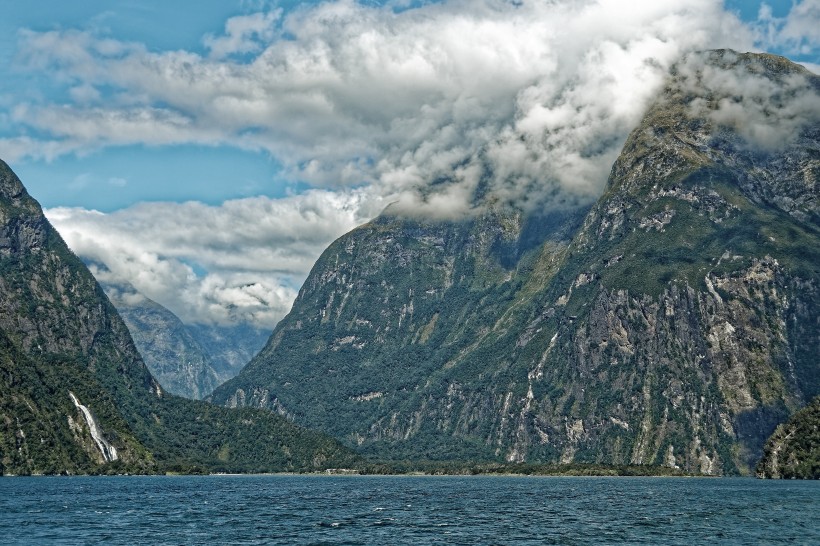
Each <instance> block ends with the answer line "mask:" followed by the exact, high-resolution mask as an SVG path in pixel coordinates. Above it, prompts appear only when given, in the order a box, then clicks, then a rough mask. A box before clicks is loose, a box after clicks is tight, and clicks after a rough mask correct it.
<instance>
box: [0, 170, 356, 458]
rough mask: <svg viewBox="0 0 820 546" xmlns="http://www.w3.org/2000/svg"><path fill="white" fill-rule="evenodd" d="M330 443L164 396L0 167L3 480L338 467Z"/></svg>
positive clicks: (249, 414)
mask: <svg viewBox="0 0 820 546" xmlns="http://www.w3.org/2000/svg"><path fill="white" fill-rule="evenodd" d="M356 461H357V457H356V456H355V455H354V454H353V453H352V452H350V451H348V450H346V449H344V448H342V446H341V445H339V444H338V442H335V441H333V440H331V439H330V438H328V437H326V436H323V435H321V434H318V433H314V432H310V431H306V430H303V429H301V428H298V427H296V426H294V425H292V424H291V423H288V422H287V421H285V420H284V419H282V418H280V417H278V416H275V415H273V414H271V413H270V412H265V411H260V410H242V411H239V412H236V411H231V410H229V409H227V408H223V407H217V406H212V405H209V404H206V403H203V402H196V401H191V400H186V399H182V398H178V397H176V396H172V395H169V394H167V393H165V392H164V391H163V390H162V388H161V387H160V386H159V384H158V383H157V381H156V380H155V379H154V378H153V377H152V376H151V374H150V373H149V372H148V369H147V368H146V367H145V365H144V364H143V361H142V359H141V357H140V355H139V353H138V352H137V350H136V348H135V346H134V344H133V341H132V339H131V336H130V335H129V333H128V329H127V328H126V326H125V324H124V323H123V322H122V320H121V319H120V317H119V315H118V314H117V312H116V310H115V309H114V307H113V306H112V305H111V303H110V302H109V300H108V298H107V297H106V296H105V294H104V292H103V290H102V288H101V287H100V286H99V285H98V284H97V282H96V281H95V280H94V277H93V276H92V275H91V273H90V272H89V271H88V269H87V268H86V267H85V265H84V264H83V263H82V262H81V261H80V260H79V259H78V258H77V257H76V256H75V255H74V254H72V253H71V251H70V250H69V249H68V247H67V246H66V245H65V243H64V242H63V240H62V239H61V238H60V236H59V234H58V233H57V232H56V231H55V230H54V228H53V227H52V226H51V225H50V224H49V222H48V221H47V220H46V218H45V216H43V213H42V209H41V208H40V205H39V204H38V203H37V202H36V201H35V200H34V199H32V198H31V197H30V196H29V195H28V193H27V192H26V190H25V188H24V187H23V185H22V184H21V183H20V180H19V179H18V178H17V176H16V175H15V174H14V173H13V172H12V171H11V169H9V167H8V166H7V165H6V164H5V163H3V162H0V474H33V473H46V474H54V473H88V472H94V473H97V472H103V473H116V472H162V471H166V470H188V471H191V470H194V469H199V470H206V471H208V470H210V471H213V470H221V471H256V472H259V471H285V470H314V469H321V468H325V467H327V466H333V467H344V466H349V465H350V464H352V463H355V462H356Z"/></svg>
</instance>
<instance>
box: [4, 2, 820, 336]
mask: <svg viewBox="0 0 820 546" xmlns="http://www.w3.org/2000/svg"><path fill="white" fill-rule="evenodd" d="M3 14H4V15H3V18H2V19H0V66H2V69H3V72H4V77H3V78H0V159H3V160H5V161H7V162H8V163H9V164H10V166H11V167H12V168H13V169H14V170H15V172H16V173H17V174H18V175H19V176H20V178H21V179H22V180H23V182H24V184H25V185H26V186H27V187H28V189H29V191H30V192H31V193H32V194H33V195H34V197H35V198H37V199H38V200H39V201H40V202H41V203H42V204H43V206H44V207H45V208H46V209H47V213H48V215H49V218H51V219H52V221H53V222H54V223H55V225H57V227H58V229H60V231H61V233H62V234H63V236H64V237H65V238H66V240H67V241H68V243H69V245H71V246H72V248H73V249H74V250H75V252H77V253H79V254H80V255H82V256H84V257H87V258H89V259H93V260H95V261H97V262H99V263H103V264H105V265H106V268H107V269H106V270H105V271H97V274H98V275H99V276H100V277H101V278H102V277H103V276H106V275H107V276H108V277H107V280H111V281H122V282H129V283H131V284H132V285H134V286H136V288H137V289H138V290H140V291H141V292H142V293H144V294H147V295H148V296H150V297H152V298H153V299H155V300H157V301H159V302H160V303H163V304H165V305H167V306H168V307H170V308H171V309H172V310H174V311H175V312H176V313H177V314H179V315H180V316H181V317H182V318H183V319H184V320H187V321H205V322H207V321H212V322H213V321H215V322H225V321H229V320H240V321H250V322H254V323H257V324H261V325H265V326H266V327H267V326H272V325H273V324H274V323H275V322H276V320H278V318H281V316H282V315H283V314H284V313H285V312H286V311H287V309H288V308H289V306H290V303H291V302H292V300H293V298H294V297H295V294H296V290H297V289H298V287H299V285H300V283H301V282H302V280H303V279H304V276H305V275H306V274H307V272H308V270H309V268H310V267H311V265H312V264H313V262H314V261H315V259H316V258H317V257H318V255H319V253H320V252H321V251H322V249H323V248H324V247H325V246H326V245H327V244H328V243H329V242H330V241H332V240H333V239H334V238H335V237H338V236H339V235H341V234H342V233H344V232H345V231H347V230H349V229H351V228H352V227H354V226H355V225H357V224H359V223H361V222H364V221H366V220H367V219H369V218H372V217H373V216H374V215H376V214H378V212H379V211H380V210H381V208H382V207H384V206H385V204H386V203H390V202H398V203H400V204H401V206H405V207H406V208H407V209H408V210H418V211H423V213H424V214H426V215H430V216H451V215H454V214H461V213H465V211H467V209H468V208H469V206H470V195H472V192H473V191H474V189H475V184H476V183H477V180H478V179H479V178H481V177H482V176H486V173H482V171H481V169H482V168H483V167H482V165H486V164H492V172H493V173H494V174H493V176H494V177H495V178H494V179H493V180H492V185H493V191H495V192H497V194H498V196H499V197H500V198H502V199H505V200H508V201H510V202H514V203H518V204H523V205H526V203H535V202H540V201H539V200H542V199H545V198H546V197H545V196H555V195H561V196H563V198H566V199H570V200H576V201H578V200H581V201H583V200H587V201H588V200H590V199H593V198H595V197H596V196H597V195H598V194H599V193H600V191H601V190H602V188H603V184H604V182H605V180H606V174H607V173H608V171H609V168H610V166H611V163H612V161H613V160H614V158H615V157H616V156H617V153H618V150H619V147H620V143H622V142H623V139H624V138H625V137H626V135H627V134H628V132H629V130H630V129H631V127H632V126H634V124H635V123H636V122H637V120H638V119H639V117H640V115H641V112H642V111H643V108H644V106H645V104H646V103H647V102H648V101H649V100H651V99H652V96H653V93H654V89H655V88H656V87H657V86H658V85H660V82H661V81H662V79H663V76H664V74H665V70H666V69H667V68H668V66H669V65H670V64H671V63H673V62H675V61H676V60H677V59H679V58H680V56H681V55H683V54H685V53H686V52H688V51H692V50H697V49H704V48H713V47H730V48H735V49H740V50H766V51H770V52H773V53H780V54H785V55H787V56H789V57H790V58H792V59H794V60H796V61H799V62H803V63H806V65H807V66H810V67H811V68H813V69H815V70H816V69H817V67H818V65H820V56H819V55H818V48H819V47H820V37H818V33H817V30H816V29H817V28H820V0H801V1H799V2H797V1H796V2H792V1H791V0H787V1H784V0H779V1H776V0H772V1H769V2H766V3H761V2H759V1H745V0H726V3H725V4H724V3H722V2H721V0H675V1H672V0H634V1H619V0H584V1H570V0H559V1H554V2H541V1H530V0H524V1H520V2H511V1H508V0H447V1H443V2H408V1H402V0H393V1H388V2H376V1H369V2H360V3H357V2H354V1H353V0H334V1H332V2H324V3H307V2H287V1H279V2H275V1H274V2H271V1H264V0H235V1H213V0H211V1H200V2H168V1H163V2H159V1H156V0H141V1H136V0H133V1H122V2H110V1H102V0H87V1H84V2H65V1H57V0H40V1H37V2H4V6H3ZM442 179H447V180H448V181H449V182H448V184H444V185H441V184H438V185H435V186H433V185H432V182H433V181H436V180H442ZM213 226H218V227H213Z"/></svg>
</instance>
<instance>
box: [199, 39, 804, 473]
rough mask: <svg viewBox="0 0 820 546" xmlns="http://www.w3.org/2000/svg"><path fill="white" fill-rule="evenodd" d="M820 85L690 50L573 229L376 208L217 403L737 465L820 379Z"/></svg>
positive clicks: (372, 443)
mask: <svg viewBox="0 0 820 546" xmlns="http://www.w3.org/2000/svg"><path fill="white" fill-rule="evenodd" d="M818 90H820V83H819V82H818V77H817V76H815V75H812V74H811V73H809V72H807V71H806V70H805V69H802V68H801V67H798V66H796V65H794V64H792V63H790V62H788V61H787V60H785V59H782V58H779V57H774V56H770V55H752V54H743V55H739V54H735V53H734V52H730V51H716V52H710V53H706V54H702V55H697V56H692V57H691V58H689V59H687V60H685V61H682V62H681V63H680V64H679V65H678V66H677V68H676V69H675V71H674V72H673V73H672V75H671V76H670V79H669V82H668V85H667V87H666V89H665V90H664V91H663V94H662V96H661V97H659V99H658V101H657V102H656V103H655V104H654V106H652V108H650V110H649V111H648V112H647V114H646V116H645V118H644V120H643V121H642V123H641V125H640V126H639V127H638V128H636V129H635V130H634V132H633V133H632V134H631V136H630V137H629V139H628V141H627V142H626V144H625V146H624V149H623V153H622V155H621V156H620V158H619V159H618V161H617V162H616V164H615V165H614V167H613V169H612V173H611V176H610V179H609V183H608V186H607V190H606V192H605V194H604V195H603V196H602V197H601V199H600V200H599V201H598V203H597V204H596V205H595V206H594V207H593V209H592V210H591V211H590V212H589V214H588V215H587V216H586V219H585V220H584V221H583V225H582V226H580V229H578V230H576V229H573V228H574V227H575V226H576V225H577V224H575V222H574V220H572V218H573V215H572V214H568V215H567V217H566V218H563V219H562V220H563V221H550V220H551V219H552V220H555V216H553V215H551V213H542V214H540V215H539V216H533V217H526V216H522V215H521V214H520V213H516V212H514V211H498V210H495V211H493V212H488V213H486V214H484V215H483V216H481V217H479V218H476V219H472V220H465V221H461V222H451V223H442V222H433V221H427V222H425V221H420V220H412V219H407V218H399V217H396V216H393V215H391V214H390V213H389V211H388V212H387V213H385V214H384V215H383V216H382V217H380V218H379V219H377V220H375V221H374V222H372V223H371V224H369V225H367V226H364V227H362V228H359V229H357V230H354V231H353V232H351V233H349V234H348V235H346V236H344V237H342V238H341V239H339V240H338V241H336V242H335V243H334V244H333V245H331V247H330V248H329V249H328V250H327V251H326V252H325V253H324V254H323V256H322V257H321V258H320V259H319V261H318V262H317V264H316V266H315V267H314V269H313V271H312V272H311V274H310V276H309V277H308V279H307V281H306V282H305V285H304V287H303V288H302V291H301V292H300V294H299V297H298V298H297V301H296V302H295V304H294V307H293V310H292V312H291V313H290V314H289V315H288V317H286V318H285V319H284V320H283V321H282V322H281V323H280V324H279V325H278V326H277V328H276V330H275V331H274V334H273V336H272V337H271V340H270V342H269V343H268V345H267V347H266V348H265V349H264V350H263V351H262V352H261V353H260V354H259V355H258V356H257V357H256V358H255V359H254V360H253V361H252V362H251V363H250V364H249V365H248V366H247V367H246V368H245V369H244V370H243V372H242V373H240V375H239V376H238V377H237V378H235V379H234V380H232V381H230V382H228V383H227V384H225V385H223V386H222V387H220V388H219V389H217V390H216V391H215V393H214V395H213V400H215V401H216V402H219V403H224V404H227V405H231V406H256V407H267V408H271V409H274V410H276V411H278V412H280V413H283V414H286V415H288V416H290V417H292V418H293V419H294V420H295V421H296V422H297V423H301V424H307V425H309V426H312V427H317V428H321V429H323V430H325V431H328V432H330V433H331V434H333V435H335V436H336V437H338V438H341V439H342V440H343V441H344V442H345V443H347V444H348V445H357V446H360V447H361V449H363V450H365V451H368V452H371V453H376V454H378V455H380V456H384V457H396V458H402V457H416V458H448V457H467V456H470V457H483V458H493V457H497V458H503V459H506V460H509V461H529V462H535V461H560V462H599V463H610V464H622V463H631V464H666V465H669V466H676V467H680V468H683V469H684V470H686V471H689V472H704V473H749V472H751V468H752V467H753V465H754V462H755V461H756V460H757V458H759V457H760V454H761V449H762V445H763V442H764V441H765V439H766V437H767V436H768V435H769V434H770V433H771V431H772V430H773V429H774V427H775V426H776V425H777V423H779V422H781V421H782V420H783V419H785V417H787V416H788V415H789V414H790V413H791V412H792V411H794V410H796V409H798V408H799V407H801V406H802V405H804V404H805V403H806V401H807V400H808V399H809V398H811V397H812V396H814V395H816V394H817V393H818V392H820V369H818V368H820V366H818V361H817V355H818V354H820V324H818V321H819V320H820V293H818V290H820V287H818V282H819V279H820V274H819V273H820V271H818V267H820V266H818V264H820V222H818V218H820V214H819V213H818V199H817V195H818V193H817V186H816V180H817V177H818V174H820V145H819V144H818V141H819V140H820V120H819V119H818V112H820V108H818V104H819V103H818ZM490 210H492V209H490ZM572 234H574V238H572V241H571V243H570V242H569V241H568V239H570V237H571V236H572ZM523 241H526V244H523V243H522V242H523Z"/></svg>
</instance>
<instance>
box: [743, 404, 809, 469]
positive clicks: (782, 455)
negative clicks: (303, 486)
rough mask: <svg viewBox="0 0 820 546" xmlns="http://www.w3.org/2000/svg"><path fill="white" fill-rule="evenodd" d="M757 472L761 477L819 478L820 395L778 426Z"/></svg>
mask: <svg viewBox="0 0 820 546" xmlns="http://www.w3.org/2000/svg"><path fill="white" fill-rule="evenodd" d="M756 472H757V475H758V477H761V478H783V479H795V478H796V479H802V480H820V396H817V397H815V398H814V400H812V401H811V403H810V404H809V405H808V406H806V407H805V408H803V409H801V410H800V411H798V412H796V413H795V414H794V415H792V416H791V417H790V418H789V420H788V421H786V422H785V423H783V424H781V425H779V426H778V427H777V429H776V430H775V432H774V434H772V436H771V437H770V438H769V440H768V441H767V442H766V447H765V448H764V450H763V458H762V459H761V460H760V462H759V463H758V465H757V469H756Z"/></svg>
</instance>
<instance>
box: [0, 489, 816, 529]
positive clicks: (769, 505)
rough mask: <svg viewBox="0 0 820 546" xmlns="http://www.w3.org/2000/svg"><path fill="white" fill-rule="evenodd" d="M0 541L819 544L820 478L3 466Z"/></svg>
mask: <svg viewBox="0 0 820 546" xmlns="http://www.w3.org/2000/svg"><path fill="white" fill-rule="evenodd" d="M0 543H1V544H50V543H51V544H54V543H56V544H98V543H105V544H686V545H693V544H703V543H720V544H771V543H790V544H820V483H817V482H777V481H759V480H753V479H684V478H536V477H530V478H523V477H521V478H520V477H470V478H461V477H358V476H349V477H334V476H328V477H324V476H321V477H320V476H196V477H72V478H57V477H33V478H0Z"/></svg>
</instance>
